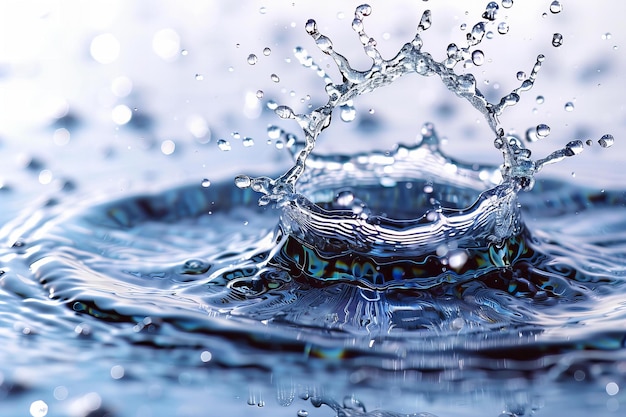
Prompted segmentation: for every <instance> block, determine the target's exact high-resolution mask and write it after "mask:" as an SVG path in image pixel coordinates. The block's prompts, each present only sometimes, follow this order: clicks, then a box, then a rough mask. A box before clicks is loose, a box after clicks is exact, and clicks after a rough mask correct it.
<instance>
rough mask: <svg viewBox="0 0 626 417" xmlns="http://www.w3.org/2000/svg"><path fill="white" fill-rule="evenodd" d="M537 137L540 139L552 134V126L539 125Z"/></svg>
mask: <svg viewBox="0 0 626 417" xmlns="http://www.w3.org/2000/svg"><path fill="white" fill-rule="evenodd" d="M536 130H537V137H538V138H539V139H542V138H545V137H547V136H548V135H549V134H550V126H548V125H546V124H543V123H542V124H540V125H537V129H536Z"/></svg>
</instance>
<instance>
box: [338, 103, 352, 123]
mask: <svg viewBox="0 0 626 417" xmlns="http://www.w3.org/2000/svg"><path fill="white" fill-rule="evenodd" d="M340 117H341V120H343V121H344V122H351V121H353V120H354V119H355V118H356V109H355V108H354V107H353V106H350V105H344V106H341V113H340Z"/></svg>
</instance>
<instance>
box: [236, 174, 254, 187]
mask: <svg viewBox="0 0 626 417" xmlns="http://www.w3.org/2000/svg"><path fill="white" fill-rule="evenodd" d="M251 183H252V181H251V180H250V177H249V176H247V175H237V176H236V177H235V185H236V186H237V188H248V187H250V184H251Z"/></svg>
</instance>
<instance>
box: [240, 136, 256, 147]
mask: <svg viewBox="0 0 626 417" xmlns="http://www.w3.org/2000/svg"><path fill="white" fill-rule="evenodd" d="M242 143H243V146H245V147H246V148H249V147H250V146H253V145H254V139H252V138H248V137H246V138H243V142H242Z"/></svg>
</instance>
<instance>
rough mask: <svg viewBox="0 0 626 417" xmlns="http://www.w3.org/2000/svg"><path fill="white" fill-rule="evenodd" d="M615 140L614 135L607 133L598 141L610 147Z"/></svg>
mask: <svg viewBox="0 0 626 417" xmlns="http://www.w3.org/2000/svg"><path fill="white" fill-rule="evenodd" d="M614 142H615V138H614V137H613V135H609V134H606V135H604V136H602V137H601V138H600V139H598V143H599V144H600V146H602V147H603V148H610V147H611V146H613V143H614Z"/></svg>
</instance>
